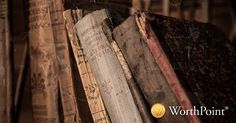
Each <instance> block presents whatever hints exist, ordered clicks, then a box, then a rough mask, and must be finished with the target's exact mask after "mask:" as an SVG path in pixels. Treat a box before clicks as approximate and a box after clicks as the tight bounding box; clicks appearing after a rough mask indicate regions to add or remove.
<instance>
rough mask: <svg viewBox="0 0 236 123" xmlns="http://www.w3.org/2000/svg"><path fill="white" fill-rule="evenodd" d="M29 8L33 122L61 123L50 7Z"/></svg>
mask: <svg viewBox="0 0 236 123" xmlns="http://www.w3.org/2000/svg"><path fill="white" fill-rule="evenodd" d="M28 5H29V18H28V20H29V25H28V29H29V47H30V68H31V77H30V78H31V79H30V80H31V88H32V109H33V118H34V122H35V123H45V122H50V123H59V113H58V107H59V106H58V96H59V95H58V88H59V87H58V76H57V61H56V52H55V44H54V38H53V30H52V26H51V25H52V23H51V18H50V10H49V3H48V1H38V0H29V1H28ZM38 10H42V11H38Z"/></svg>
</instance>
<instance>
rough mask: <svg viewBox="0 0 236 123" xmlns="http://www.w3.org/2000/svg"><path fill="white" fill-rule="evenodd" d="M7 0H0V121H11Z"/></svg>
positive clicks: (11, 100) (10, 67)
mask: <svg viewBox="0 0 236 123" xmlns="http://www.w3.org/2000/svg"><path fill="white" fill-rule="evenodd" d="M9 29H10V28H9V19H8V0H0V97H1V98H0V123H11V122H12V121H13V119H12V116H13V115H12V114H13V96H12V94H13V93H12V87H13V86H12V70H11V69H12V66H11V60H12V59H11V57H10V53H11V45H10V31H9Z"/></svg>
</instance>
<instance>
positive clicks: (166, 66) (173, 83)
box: [136, 13, 200, 123]
mask: <svg viewBox="0 0 236 123" xmlns="http://www.w3.org/2000/svg"><path fill="white" fill-rule="evenodd" d="M148 19H149V18H148V15H147V14H145V13H140V14H139V15H137V16H136V22H137V25H138V27H139V30H140V32H141V34H142V35H143V38H144V39H145V41H146V43H147V45H148V47H149V49H150V51H151V52H152V55H153V56H154V58H155V61H156V62H157V64H158V65H159V67H160V69H161V71H162V73H163V75H164V76H165V78H166V80H167V83H168V84H169V85H170V88H171V90H172V91H173V93H174V94H175V96H176V98H177V100H178V102H179V103H180V105H181V107H182V108H183V109H193V106H192V103H191V102H190V99H189V97H188V96H187V94H186V92H185V90H184V88H183V87H182V85H181V83H180V80H179V79H178V78H177V76H176V73H175V72H174V70H173V67H172V66H171V64H170V62H169V60H168V59H167V56H166V54H165V53H164V51H163V49H162V48H161V46H160V43H159V40H158V38H157V37H156V35H155V34H154V32H153V30H152V28H151V26H150V24H149V23H148ZM188 118H189V121H191V122H194V123H196V122H200V120H199V118H198V116H195V115H189V116H188Z"/></svg>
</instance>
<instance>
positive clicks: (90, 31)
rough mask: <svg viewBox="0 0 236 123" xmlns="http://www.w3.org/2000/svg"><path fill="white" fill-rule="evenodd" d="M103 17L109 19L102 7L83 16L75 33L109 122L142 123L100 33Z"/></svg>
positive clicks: (122, 76) (114, 56) (116, 60)
mask: <svg viewBox="0 0 236 123" xmlns="http://www.w3.org/2000/svg"><path fill="white" fill-rule="evenodd" d="M106 18H109V13H108V11H107V10H105V9H103V10H98V11H95V12H92V13H90V14H88V15H86V16H85V17H83V18H82V19H81V20H79V21H78V23H77V24H76V29H77V34H78V36H79V39H80V41H81V45H82V47H83V49H84V53H85V55H86V57H87V58H88V63H89V64H90V65H91V70H92V72H93V73H94V75H95V78H96V80H97V82H98V86H99V89H100V92H101V95H102V98H103V100H104V103H105V106H106V109H107V111H108V113H109V116H110V118H111V121H112V122H114V123H134V122H135V123H141V122H142V119H141V116H140V114H139V112H138V109H137V107H136V105H135V103H134V100H133V97H132V95H131V92H130V89H129V87H128V84H127V81H126V78H125V75H124V72H123V70H122V67H121V65H120V63H119V60H118V58H117V57H116V54H115V52H114V51H113V49H112V48H111V45H110V43H109V41H108V38H107V37H106V35H105V34H104V32H103V29H102V25H101V23H102V22H103V21H104V20H105V19H106Z"/></svg>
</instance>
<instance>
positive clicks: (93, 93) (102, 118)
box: [63, 10, 110, 123]
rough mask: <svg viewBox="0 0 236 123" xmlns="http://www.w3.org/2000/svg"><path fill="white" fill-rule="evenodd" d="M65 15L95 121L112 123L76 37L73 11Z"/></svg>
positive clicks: (64, 13)
mask: <svg viewBox="0 0 236 123" xmlns="http://www.w3.org/2000/svg"><path fill="white" fill-rule="evenodd" d="M77 11H78V10H77ZM63 15H64V19H65V22H66V28H67V35H68V37H69V40H70V44H71V46H72V50H73V54H74V57H75V60H76V64H77V67H78V70H79V73H80V77H81V81H82V84H83V88H84V90H85V94H86V98H87V101H88V104H89V108H90V111H91V114H92V117H93V121H94V122H95V123H98V122H99V123H100V122H101V123H110V119H109V117H108V114H107V112H106V109H105V107H104V104H103V100H102V98H101V95H100V92H99V89H98V86H97V82H96V79H95V78H94V76H93V74H92V72H91V69H90V66H89V64H88V62H87V60H86V58H85V54H84V51H83V49H82V47H81V46H80V44H79V41H78V38H77V36H76V32H75V30H74V25H75V22H74V20H73V14H72V11H71V10H66V11H64V12H63ZM75 16H76V15H75ZM78 16H79V15H78ZM81 17H82V16H81Z"/></svg>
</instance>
